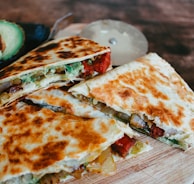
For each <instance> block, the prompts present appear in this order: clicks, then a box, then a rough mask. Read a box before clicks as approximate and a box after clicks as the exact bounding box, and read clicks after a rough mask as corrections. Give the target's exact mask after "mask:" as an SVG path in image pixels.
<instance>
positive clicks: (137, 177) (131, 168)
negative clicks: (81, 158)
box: [67, 135, 194, 184]
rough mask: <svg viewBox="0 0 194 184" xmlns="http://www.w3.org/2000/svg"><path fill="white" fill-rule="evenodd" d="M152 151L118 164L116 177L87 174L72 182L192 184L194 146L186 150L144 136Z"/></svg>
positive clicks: (193, 180)
mask: <svg viewBox="0 0 194 184" xmlns="http://www.w3.org/2000/svg"><path fill="white" fill-rule="evenodd" d="M140 139H141V140H142V141H147V142H149V143H150V145H151V146H152V147H153V149H152V150H150V151H149V152H146V153H142V154H141V155H139V156H137V157H134V158H130V159H127V160H123V161H120V162H118V163H117V173H116V174H115V175H113V176H108V177H107V176H102V175H99V174H87V175H85V176H84V177H83V178H82V179H79V180H76V179H75V180H70V181H69V182H67V183H69V184H70V183H71V184H159V183H161V184H193V183H194V149H192V150H189V151H187V152H183V151H181V150H179V149H175V148H172V147H169V146H168V145H166V144H164V143H161V142H158V141H157V140H154V139H152V138H149V137H147V136H144V135H141V138H140Z"/></svg>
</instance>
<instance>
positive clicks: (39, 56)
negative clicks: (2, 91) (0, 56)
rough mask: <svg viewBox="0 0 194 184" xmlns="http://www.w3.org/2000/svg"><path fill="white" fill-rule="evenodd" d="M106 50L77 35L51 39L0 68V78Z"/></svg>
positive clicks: (67, 61)
mask: <svg viewBox="0 0 194 184" xmlns="http://www.w3.org/2000/svg"><path fill="white" fill-rule="evenodd" d="M107 50H109V49H108V48H107V47H104V46H100V45H99V44H97V43H96V42H94V41H92V40H88V39H84V38H81V37H78V36H72V37H68V38H62V39H58V40H53V41H50V42H48V43H46V44H44V45H42V46H40V47H38V48H36V49H34V50H33V51H31V52H29V53H28V54H26V55H25V56H23V57H21V58H20V59H18V60H17V61H16V62H14V63H13V64H11V65H9V66H7V67H5V68H3V69H2V70H0V80H3V79H5V78H7V77H11V76H14V75H19V74H21V73H23V72H27V71H31V70H33V69H37V68H39V67H44V66H47V65H52V64H54V65H56V64H57V63H59V64H60V62H62V63H63V64H68V63H69V62H71V60H72V59H74V60H76V59H79V58H84V57H86V56H88V55H92V54H97V53H99V52H102V51H107ZM77 61H79V60H77Z"/></svg>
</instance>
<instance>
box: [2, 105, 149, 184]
mask: <svg viewBox="0 0 194 184" xmlns="http://www.w3.org/2000/svg"><path fill="white" fill-rule="evenodd" d="M124 125H125V124H123V123H121V122H119V121H116V120H114V119H110V118H108V117H105V116H104V117H103V118H102V117H101V118H82V117H78V116H74V115H72V114H65V113H62V112H54V111H52V110H50V109H48V108H41V107H39V106H35V105H27V104H25V103H23V102H18V103H14V104H11V105H10V106H7V107H5V108H1V109H0V130H1V134H0V140H1V145H0V152H1V154H0V183H1V184H10V183H14V184H29V183H33V184H43V183H59V182H60V181H62V180H64V179H65V177H66V176H67V175H71V176H75V177H81V175H82V173H84V171H86V172H99V173H102V174H113V173H114V172H115V169H116V168H115V167H116V166H115V162H114V157H113V155H115V156H117V157H119V156H120V158H124V157H126V156H127V154H128V153H130V154H131V155H133V154H134V155H135V154H136V153H137V152H141V151H142V150H145V149H147V150H148V148H149V146H147V145H146V144H143V143H141V142H140V141H137V140H136V138H135V137H136V136H138V135H137V134H136V133H134V132H133V131H132V129H130V127H129V126H127V125H125V126H124Z"/></svg>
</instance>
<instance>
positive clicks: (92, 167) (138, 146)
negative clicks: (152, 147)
mask: <svg viewBox="0 0 194 184" xmlns="http://www.w3.org/2000/svg"><path fill="white" fill-rule="evenodd" d="M143 148H144V144H143V143H141V142H139V141H136V140H135V139H133V138H130V137H128V136H127V135H124V136H123V137H122V138H120V139H119V140H117V141H116V142H115V143H113V144H112V145H111V146H110V147H108V148H107V149H106V150H104V151H103V152H102V153H101V154H100V155H99V156H98V157H97V158H96V159H95V160H94V161H92V162H90V163H85V164H82V165H81V166H79V167H78V168H75V169H74V170H73V171H72V172H71V173H70V172H67V171H60V172H59V173H50V174H46V175H44V176H42V177H41V176H35V175H32V174H26V175H22V176H19V177H18V178H13V179H11V180H8V181H5V182H0V184H12V183H14V184H45V183H60V182H62V181H64V180H66V179H68V177H70V176H71V177H74V178H77V179H79V178H81V177H82V175H83V174H84V173H86V172H92V173H100V174H103V175H110V174H112V173H114V172H115V171H116V163H115V159H114V155H119V157H126V156H127V155H128V154H132V155H135V154H138V153H139V152H141V151H142V149H143Z"/></svg>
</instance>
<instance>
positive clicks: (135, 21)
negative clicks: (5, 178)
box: [0, 0, 194, 89]
mask: <svg viewBox="0 0 194 184" xmlns="http://www.w3.org/2000/svg"><path fill="white" fill-rule="evenodd" d="M67 12H73V14H74V19H73V22H74V23H90V22H92V21H95V20H99V19H115V20H121V21H124V22H127V23H130V24H132V25H134V26H136V27H137V28H138V29H140V30H141V31H142V32H143V33H144V34H145V36H146V37H147V39H148V41H149V51H151V52H157V53H158V54H159V55H160V56H162V57H163V58H164V59H166V60H167V61H169V63H171V65H172V66H173V67H174V68H175V69H176V71H177V72H178V73H179V74H180V75H181V76H182V77H183V78H184V79H185V80H186V82H188V84H189V85H190V87H191V88H192V89H194V74H193V73H194V0H161V1H160V0H158V1H157V0H79V1H75V0H5V1H1V2H0V19H7V20H11V21H16V22H33V23H41V24H45V25H47V26H49V27H51V26H52V25H53V23H54V22H55V20H56V19H57V18H59V17H61V16H63V15H64V14H65V13H67Z"/></svg>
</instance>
